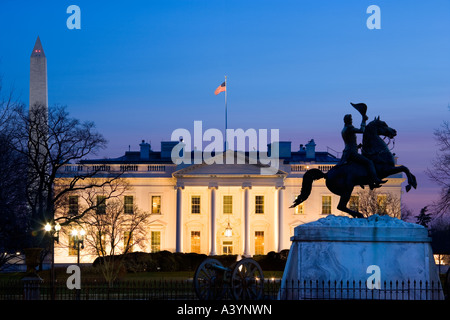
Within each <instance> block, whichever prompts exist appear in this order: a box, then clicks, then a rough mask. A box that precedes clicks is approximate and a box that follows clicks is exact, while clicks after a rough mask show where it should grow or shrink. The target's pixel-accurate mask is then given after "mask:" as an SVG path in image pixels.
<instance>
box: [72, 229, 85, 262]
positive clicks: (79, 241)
mask: <svg viewBox="0 0 450 320" xmlns="http://www.w3.org/2000/svg"><path fill="white" fill-rule="evenodd" d="M85 234H86V232H85V231H84V230H83V229H81V230H80V231H78V230H77V229H73V230H72V237H73V248H74V249H76V250H77V266H78V267H79V266H80V246H81V249H84V235H85Z"/></svg>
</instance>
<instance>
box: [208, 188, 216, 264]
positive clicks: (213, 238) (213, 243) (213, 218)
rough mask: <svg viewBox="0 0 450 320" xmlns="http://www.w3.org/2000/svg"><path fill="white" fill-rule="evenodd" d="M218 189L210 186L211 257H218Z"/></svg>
mask: <svg viewBox="0 0 450 320" xmlns="http://www.w3.org/2000/svg"><path fill="white" fill-rule="evenodd" d="M216 189H217V185H210V186H209V190H210V202H211V251H210V253H209V255H210V256H215V255H217V252H216Z"/></svg>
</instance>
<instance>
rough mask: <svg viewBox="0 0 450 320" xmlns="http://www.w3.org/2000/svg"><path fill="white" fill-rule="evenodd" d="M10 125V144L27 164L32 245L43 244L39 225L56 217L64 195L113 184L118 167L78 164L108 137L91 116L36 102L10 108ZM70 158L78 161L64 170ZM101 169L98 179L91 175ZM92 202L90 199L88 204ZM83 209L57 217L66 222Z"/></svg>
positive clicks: (24, 178)
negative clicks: (74, 115)
mask: <svg viewBox="0 0 450 320" xmlns="http://www.w3.org/2000/svg"><path fill="white" fill-rule="evenodd" d="M10 125H11V126H12V128H13V130H12V132H11V134H10V136H9V141H10V144H9V146H10V148H11V150H14V152H15V153H17V154H18V155H20V161H21V163H20V165H21V166H22V167H24V168H26V175H25V176H23V175H22V176H21V178H22V179H23V180H24V182H25V183H26V190H25V196H26V202H27V206H28V208H29V221H30V228H31V233H32V237H31V238H30V239H31V240H32V241H31V243H30V245H31V246H40V247H42V246H43V241H44V239H45V233H44V231H43V227H44V225H45V224H46V223H54V222H55V211H56V210H57V209H58V208H59V207H60V205H61V204H62V203H64V199H65V198H66V197H67V196H68V195H70V194H72V193H74V192H81V191H83V190H89V189H92V188H97V187H103V186H108V185H111V184H114V183H115V182H116V181H117V180H118V179H119V178H120V175H121V173H120V172H108V171H101V172H100V171H99V170H96V169H93V168H92V167H89V166H84V165H82V164H79V162H80V161H81V160H82V159H84V158H85V157H87V156H92V155H95V154H97V152H98V151H100V150H101V149H104V148H105V147H106V144H107V141H106V140H105V138H104V137H103V136H102V135H101V134H100V133H99V132H97V131H96V129H95V125H94V123H93V122H91V121H86V122H81V121H80V120H78V119H75V118H72V117H70V116H69V113H68V112H67V110H66V108H65V107H62V106H54V107H50V108H48V110H47V108H46V107H44V106H39V105H36V106H33V108H31V109H30V110H27V109H25V108H24V106H19V107H17V108H15V110H14V113H13V117H12V118H11V119H10ZM69 164H73V165H76V166H77V168H78V169H77V171H75V172H74V171H71V170H67V168H66V167H67V166H68V165H69ZM100 175H101V177H102V179H92V178H94V177H98V176H100ZM110 196H112V194H111V195H110ZM96 206H97V204H94V205H93V207H92V209H95V207H96ZM88 209H89V208H87V209H86V211H87V210H88ZM86 211H83V212H79V213H77V214H72V215H65V216H59V217H58V218H57V222H59V223H60V225H61V226H64V225H68V224H70V223H72V222H74V221H77V220H78V219H80V218H81V217H82V216H83V215H84V214H85V212H86ZM44 243H45V241H44Z"/></svg>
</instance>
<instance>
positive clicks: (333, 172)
mask: <svg viewBox="0 0 450 320" xmlns="http://www.w3.org/2000/svg"><path fill="white" fill-rule="evenodd" d="M396 135H397V131H396V130H395V129H392V128H390V127H389V126H388V125H387V124H386V122H384V121H382V120H380V117H378V118H375V119H374V120H373V121H371V122H370V123H369V124H368V125H367V126H366V128H365V130H364V134H363V143H362V155H364V156H365V157H367V158H369V159H370V160H372V161H373V163H374V165H375V169H376V172H377V175H378V177H379V178H380V179H384V178H386V177H388V176H390V175H393V174H396V173H399V172H404V173H405V174H406V177H407V179H408V185H407V186H406V192H408V191H409V190H410V189H411V187H413V188H414V189H416V188H417V182H416V177H415V176H414V175H413V174H412V173H411V172H410V171H409V169H408V168H407V167H405V166H396V165H395V161H394V156H393V155H392V153H391V151H390V150H389V148H388V146H387V144H386V143H385V142H384V141H383V139H382V138H380V136H385V137H388V138H390V139H393V138H394V137H395V136H396ZM322 178H324V179H325V180H326V186H327V188H328V190H330V191H331V192H332V193H334V194H336V195H338V196H340V197H341V198H340V201H339V204H338V206H337V208H338V209H339V210H340V211H343V212H346V213H348V214H350V215H351V216H352V217H354V218H363V217H364V216H363V215H362V214H361V213H360V212H357V211H354V210H350V209H349V208H347V204H348V202H349V200H350V196H351V194H352V192H353V189H354V187H355V186H358V185H359V186H362V187H363V186H364V185H368V184H369V176H368V173H367V170H366V168H365V167H364V166H363V165H362V164H359V163H355V162H346V163H343V164H339V165H336V166H334V167H333V168H331V169H330V170H329V171H328V172H326V173H324V172H322V171H321V170H319V169H310V170H308V171H306V172H305V174H304V176H303V183H302V189H301V193H300V195H298V196H297V198H296V199H295V200H294V203H293V204H292V206H291V207H290V208H294V207H296V206H298V205H299V204H300V203H302V202H303V201H305V200H306V199H308V197H309V195H310V193H311V188H312V183H313V182H314V180H318V179H322Z"/></svg>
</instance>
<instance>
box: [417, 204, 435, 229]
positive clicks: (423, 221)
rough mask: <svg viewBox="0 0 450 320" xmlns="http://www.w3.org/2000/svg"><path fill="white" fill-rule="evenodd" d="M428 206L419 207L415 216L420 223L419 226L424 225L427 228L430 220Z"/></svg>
mask: <svg viewBox="0 0 450 320" xmlns="http://www.w3.org/2000/svg"><path fill="white" fill-rule="evenodd" d="M427 211H428V207H427V206H425V207H423V208H422V209H420V213H419V215H418V216H416V221H417V224H420V225H421V226H424V227H425V228H428V224H429V223H430V222H431V219H432V217H431V214H429V213H427Z"/></svg>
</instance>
